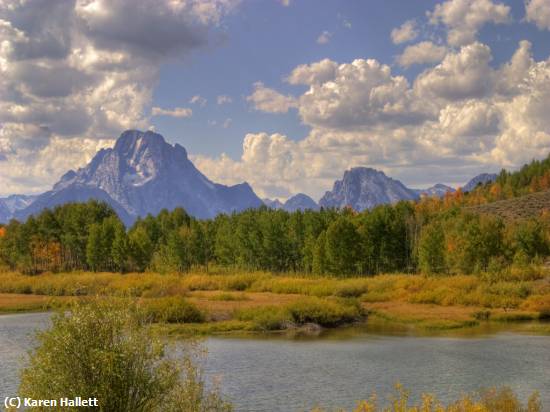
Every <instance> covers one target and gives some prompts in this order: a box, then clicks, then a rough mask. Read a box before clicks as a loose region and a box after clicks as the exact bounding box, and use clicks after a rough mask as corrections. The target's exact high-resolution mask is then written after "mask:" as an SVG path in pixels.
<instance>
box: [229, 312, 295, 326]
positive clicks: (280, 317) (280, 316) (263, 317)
mask: <svg viewBox="0 0 550 412" xmlns="http://www.w3.org/2000/svg"><path fill="white" fill-rule="evenodd" d="M235 315H236V317H237V319H239V320H243V321H251V322H252V324H253V328H254V329H255V330H261V331H268V330H283V329H286V328H287V327H288V326H289V325H290V324H291V317H290V314H289V313H288V311H287V310H286V309H285V308H281V307H276V306H264V307H259V308H251V309H242V310H239V311H237V312H236V314H235Z"/></svg>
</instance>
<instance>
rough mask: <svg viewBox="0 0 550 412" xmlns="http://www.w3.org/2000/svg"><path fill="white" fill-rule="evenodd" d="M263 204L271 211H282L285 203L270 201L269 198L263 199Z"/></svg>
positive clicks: (276, 200) (277, 200)
mask: <svg viewBox="0 0 550 412" xmlns="http://www.w3.org/2000/svg"><path fill="white" fill-rule="evenodd" d="M262 202H264V205H266V206H267V207H268V208H270V209H282V208H283V203H281V201H280V200H279V199H274V200H272V199H268V198H267V197H266V198H264V199H262Z"/></svg>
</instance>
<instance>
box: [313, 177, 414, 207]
mask: <svg viewBox="0 0 550 412" xmlns="http://www.w3.org/2000/svg"><path fill="white" fill-rule="evenodd" d="M418 197H419V196H418V194H417V193H416V192H415V191H414V190H411V189H408V188H407V187H405V185H403V183H401V182H400V181H399V180H394V179H392V178H390V177H388V176H386V175H385V174H384V173H383V172H380V171H378V170H375V169H371V168H367V167H355V168H352V169H351V170H347V171H346V172H345V173H344V177H343V178H342V180H337V181H336V182H334V186H333V188H332V191H329V192H326V193H325V195H324V196H323V197H322V198H321V200H319V205H320V206H322V207H327V208H330V207H336V208H342V207H346V206H350V207H352V208H353V209H355V210H357V211H362V210H365V209H371V208H373V207H375V206H377V205H380V204H387V203H395V202H398V201H400V200H415V199H418Z"/></svg>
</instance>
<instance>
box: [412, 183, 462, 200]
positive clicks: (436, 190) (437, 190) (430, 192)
mask: <svg viewBox="0 0 550 412" xmlns="http://www.w3.org/2000/svg"><path fill="white" fill-rule="evenodd" d="M413 190H414V192H415V193H416V194H417V195H418V196H427V197H433V196H437V197H443V196H445V194H446V193H447V192H451V193H453V192H456V190H455V189H453V188H452V187H450V186H447V185H444V184H442V183H437V184H436V185H433V186H432V187H429V188H427V189H413Z"/></svg>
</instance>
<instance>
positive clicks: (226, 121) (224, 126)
mask: <svg viewBox="0 0 550 412" xmlns="http://www.w3.org/2000/svg"><path fill="white" fill-rule="evenodd" d="M231 123H233V119H231V118H230V117H228V118H227V119H225V120H224V121H223V123H222V127H223V128H224V129H227V128H228V127H229V126H231Z"/></svg>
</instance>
